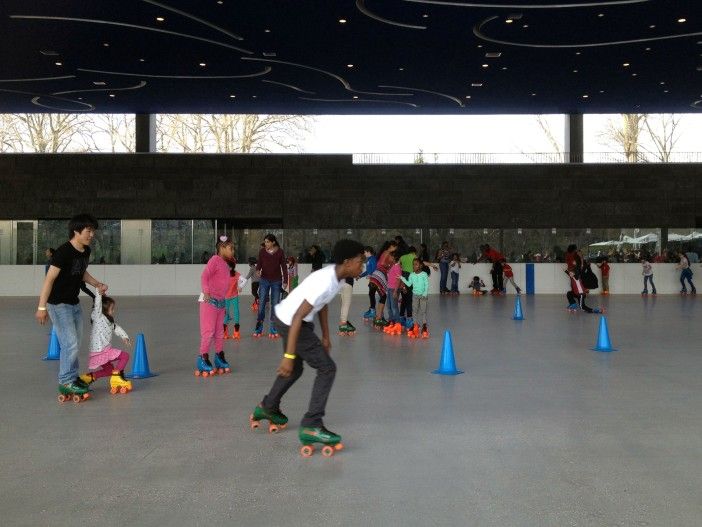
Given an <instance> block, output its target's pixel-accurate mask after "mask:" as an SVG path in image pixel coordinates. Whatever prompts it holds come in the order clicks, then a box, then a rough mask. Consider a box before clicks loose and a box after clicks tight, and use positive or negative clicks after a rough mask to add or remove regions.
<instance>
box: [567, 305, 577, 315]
mask: <svg viewBox="0 0 702 527" xmlns="http://www.w3.org/2000/svg"><path fill="white" fill-rule="evenodd" d="M566 309H567V310H568V312H569V313H575V312H576V311H578V309H580V306H578V304H570V305H568V307H567V308H566Z"/></svg>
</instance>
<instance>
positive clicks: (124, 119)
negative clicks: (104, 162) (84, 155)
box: [91, 113, 136, 152]
mask: <svg viewBox="0 0 702 527" xmlns="http://www.w3.org/2000/svg"><path fill="white" fill-rule="evenodd" d="M93 126H94V128H95V131H96V132H97V134H94V135H91V140H92V145H91V151H104V150H105V148H104V147H101V145H98V139H103V140H104V138H106V140H107V141H109V144H110V151H111V152H134V151H135V150H136V123H135V117H134V114H116V113H103V114H97V115H95V119H94V120H93Z"/></svg>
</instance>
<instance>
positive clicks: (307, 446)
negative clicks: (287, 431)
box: [298, 426, 344, 457]
mask: <svg viewBox="0 0 702 527" xmlns="http://www.w3.org/2000/svg"><path fill="white" fill-rule="evenodd" d="M298 437H299V438H300V443H302V447H301V448H300V454H302V457H310V456H311V455H312V454H314V443H322V444H323V445H324V446H323V447H322V455H323V456H324V457H331V456H333V455H334V453H335V452H336V451H337V450H342V449H343V448H344V445H343V444H342V443H341V436H340V435H339V434H335V433H334V432H331V431H329V430H327V429H326V428H324V426H303V427H301V428H300V431H299V432H298Z"/></svg>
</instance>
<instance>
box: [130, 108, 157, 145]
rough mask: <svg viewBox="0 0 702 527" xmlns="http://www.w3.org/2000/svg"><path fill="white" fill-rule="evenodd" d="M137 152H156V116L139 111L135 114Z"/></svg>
mask: <svg viewBox="0 0 702 527" xmlns="http://www.w3.org/2000/svg"><path fill="white" fill-rule="evenodd" d="M135 126H136V152H137V153H149V152H156V116H155V115H154V114H150V113H138V114H136V116H135Z"/></svg>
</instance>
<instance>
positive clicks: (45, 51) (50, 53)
mask: <svg viewBox="0 0 702 527" xmlns="http://www.w3.org/2000/svg"><path fill="white" fill-rule="evenodd" d="M698 44H699V42H698ZM39 53H41V54H42V55H44V56H47V57H56V56H58V52H56V51H54V50H53V49H42V50H41V51H39Z"/></svg>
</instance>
